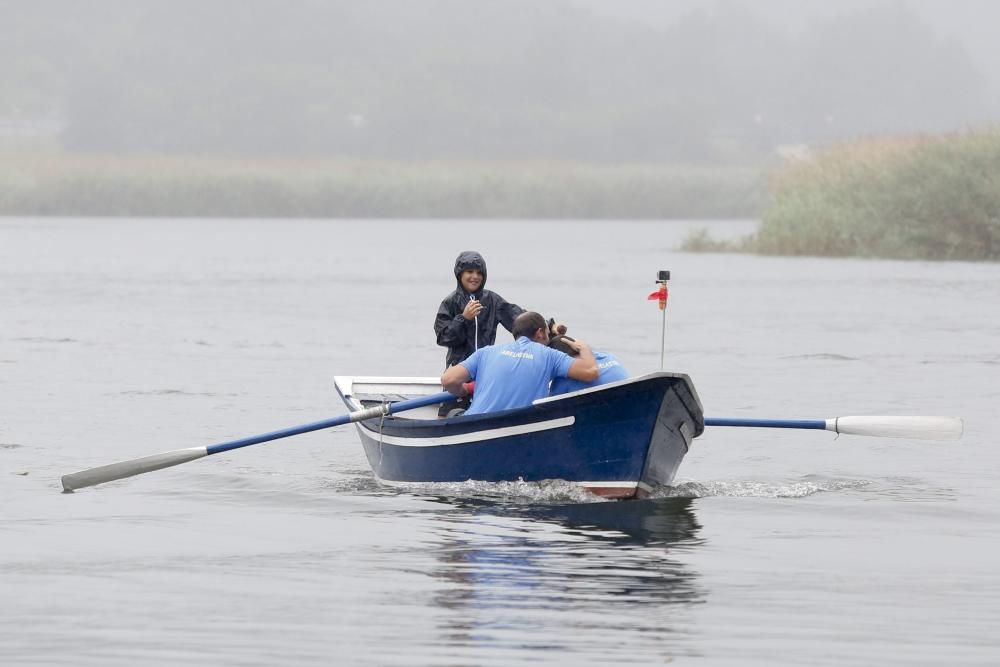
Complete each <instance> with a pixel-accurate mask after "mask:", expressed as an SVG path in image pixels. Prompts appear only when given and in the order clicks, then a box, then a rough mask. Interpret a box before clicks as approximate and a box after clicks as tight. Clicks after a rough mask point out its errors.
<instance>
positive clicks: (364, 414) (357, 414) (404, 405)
mask: <svg viewBox="0 0 1000 667" xmlns="http://www.w3.org/2000/svg"><path fill="white" fill-rule="evenodd" d="M452 398H453V396H452V395H451V394H449V393H448V392H446V391H443V392H441V393H438V394H433V395H431V396H423V397H421V398H414V399H410V400H408V401H398V402H396V403H383V404H381V405H376V406H374V407H371V408H365V409H364V410H355V411H354V412H350V413H348V414H346V415H341V416H340V417H333V418H332V419H324V420H322V421H318V422H311V423H309V424H302V425H301V426H292V427H290V428H285V429H281V430H279V431H271V432H270V433H262V434H261V435H254V436H250V437H248V438H241V439H239V440H230V441H229V442H221V443H219V444H217V445H211V446H209V447H188V448H186V449H175V450H173V451H169V452H161V453H160V454H152V455H150V456H143V457H141V458H138V459H131V460H128V461H119V462H117V463H109V464H108V465H103V466H98V467H96V468H89V469H87V470H81V471H80V472H74V473H70V474H68V475H63V477H62V485H63V491H64V492H65V491H73V490H75V489H82V488H84V487H86V486H93V485H95V484H103V483H104V482H110V481H113V480H116V479H122V478H125V477H132V476H133V475H139V474H142V473H145V472H152V471H154V470H161V469H162V468H169V467H170V466H175V465H180V464H181V463H187V462H188V461H194V460H195V459H200V458H202V457H204V456H209V455H211V454H219V453H221V452H228V451H230V450H233V449H239V448H240V447H249V446H250V445H256V444H260V443H262V442H270V441H272V440H279V439H281V438H287V437H289V436H293V435H299V434H301V433H309V432H310V431H318V430H320V429H324V428H331V427H333V426H341V425H343V424H350V423H352V422H358V421H364V420H365V419H375V418H377V417H383V416H385V415H391V414H395V413H397V412H403V411H405V410H414V409H416V408H422V407H425V406H428V405H435V404H437V403H443V402H444V401H448V400H451V399H452Z"/></svg>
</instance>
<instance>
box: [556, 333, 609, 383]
mask: <svg viewBox="0 0 1000 667" xmlns="http://www.w3.org/2000/svg"><path fill="white" fill-rule="evenodd" d="M573 342H574V341H573V339H572V338H570V337H569V336H562V335H560V336H553V337H552V339H551V340H549V347H551V348H552V349H555V350H559V351H560V352H564V353H566V354H568V355H569V356H571V357H573V356H576V353H575V352H574V351H573V347H572V343H573ZM594 360H595V361H597V374H598V377H597V379H596V380H594V381H592V382H580V381H579V380H574V379H572V378H557V379H555V380H553V381H552V388H551V389H549V396H555V395H557V394H568V393H569V392H571V391H578V390H580V389H587V388H588V387H596V386H598V385H602V384H607V383H608V382H615V381H617V380H627V379H628V378H629V374H628V371H627V370H625V367H624V366H623V365H622V362H620V361H618V357H616V356H615V355H613V354H610V353H608V352H594Z"/></svg>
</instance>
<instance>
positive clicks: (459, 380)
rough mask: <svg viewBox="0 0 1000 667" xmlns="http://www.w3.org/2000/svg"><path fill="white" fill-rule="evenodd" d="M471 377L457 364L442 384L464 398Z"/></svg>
mask: <svg viewBox="0 0 1000 667" xmlns="http://www.w3.org/2000/svg"><path fill="white" fill-rule="evenodd" d="M595 368H596V365H595ZM471 378H472V376H471V375H469V369H467V368H466V367H465V366H463V365H462V364H455V365H454V366H452V367H451V368H449V369H448V370H446V371H445V372H444V373H442V374H441V386H442V387H444V388H445V391H448V392H451V393H452V394H453V395H455V396H457V397H459V398H462V397H464V396H468V395H469V390H468V389H467V388H466V387H464V386H463V384H464V383H466V382H468V381H469V380H470V379H471Z"/></svg>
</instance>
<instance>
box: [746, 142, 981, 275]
mask: <svg viewBox="0 0 1000 667" xmlns="http://www.w3.org/2000/svg"><path fill="white" fill-rule="evenodd" d="M747 245H748V246H749V247H750V248H752V249H753V250H754V251H756V252H759V253H764V254H779V255H826V256H860V257H883V258H899V259H918V258H919V259H960V260H1000V130H998V129H989V130H982V131H976V132H964V133H960V134H954V135H945V136H918V137H904V138H881V139H867V140H863V141H858V142H854V143H850V144H844V145H840V146H836V147H834V148H832V149H830V150H828V151H826V152H824V153H823V154H821V155H819V156H818V157H816V158H815V159H813V160H810V161H805V162H800V163H795V164H791V165H787V166H785V167H783V168H781V169H779V170H778V171H777V172H775V173H774V174H773V175H772V178H771V179H770V182H769V186H768V202H767V204H766V206H765V208H764V214H763V217H762V221H761V226H760V229H759V232H758V234H757V235H756V238H754V239H752V241H751V242H750V243H749V244H747Z"/></svg>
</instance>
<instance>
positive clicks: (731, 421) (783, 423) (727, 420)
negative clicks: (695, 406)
mask: <svg viewBox="0 0 1000 667" xmlns="http://www.w3.org/2000/svg"><path fill="white" fill-rule="evenodd" d="M705 426H751V427H753V426H756V427H759V428H814V429H819V430H821V431H825V430H826V420H825V419H735V418H731V417H705Z"/></svg>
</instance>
